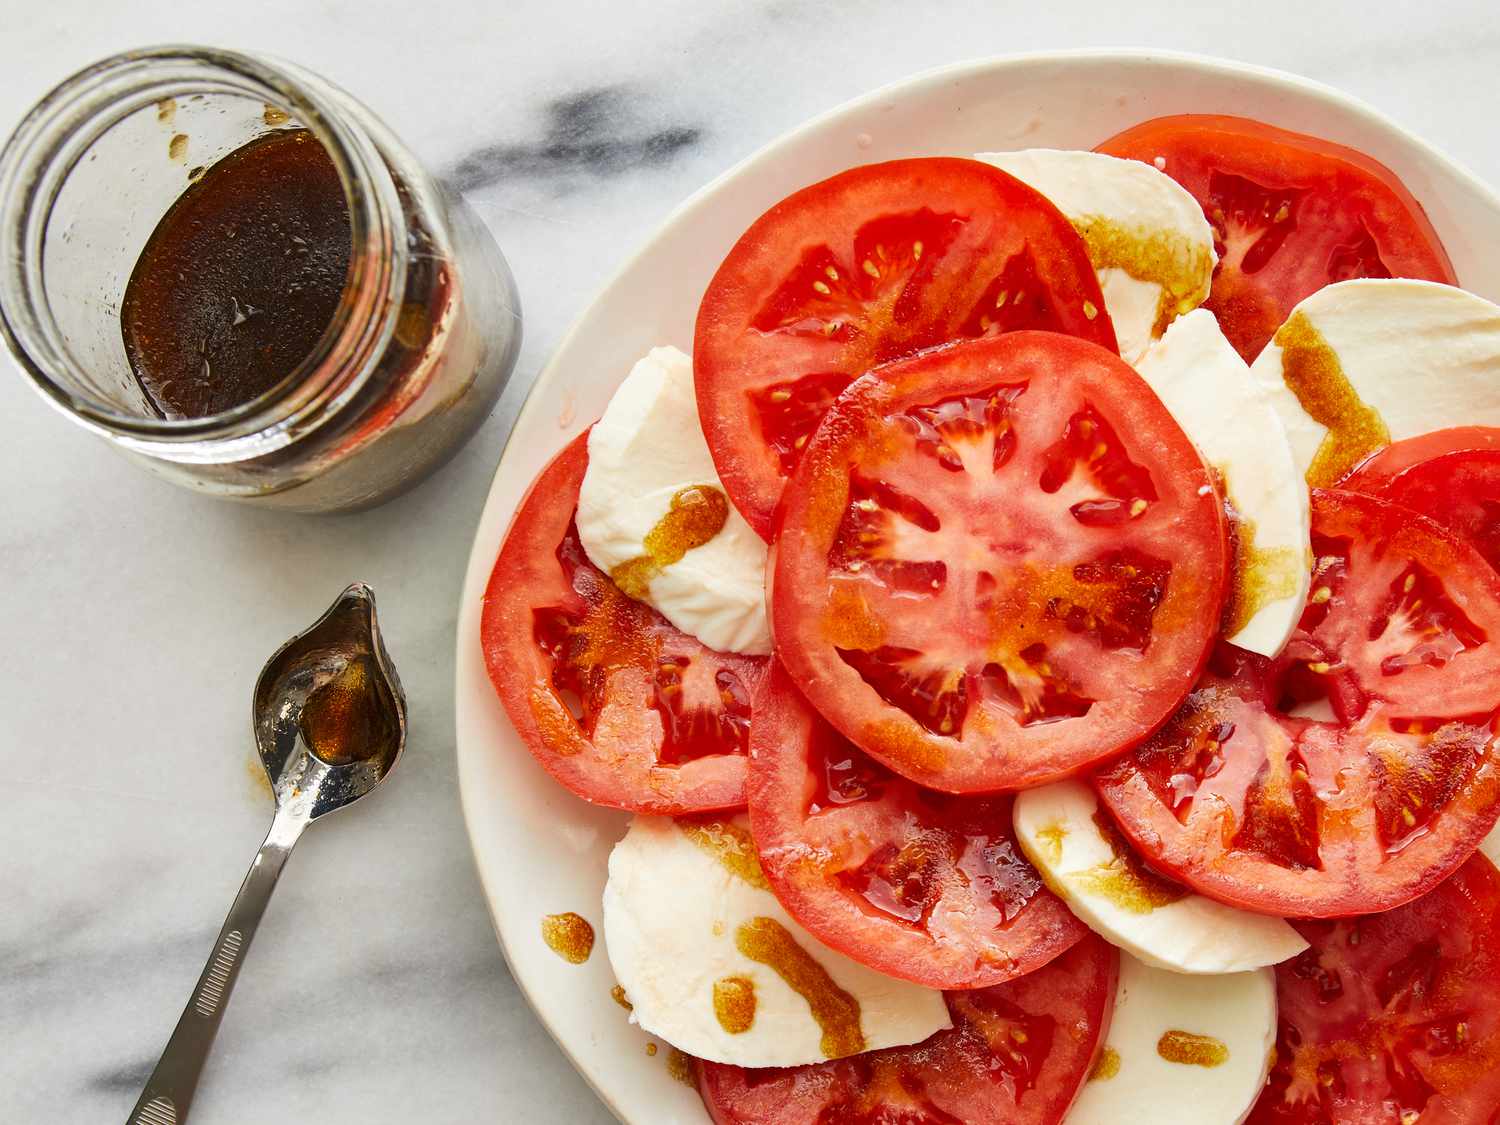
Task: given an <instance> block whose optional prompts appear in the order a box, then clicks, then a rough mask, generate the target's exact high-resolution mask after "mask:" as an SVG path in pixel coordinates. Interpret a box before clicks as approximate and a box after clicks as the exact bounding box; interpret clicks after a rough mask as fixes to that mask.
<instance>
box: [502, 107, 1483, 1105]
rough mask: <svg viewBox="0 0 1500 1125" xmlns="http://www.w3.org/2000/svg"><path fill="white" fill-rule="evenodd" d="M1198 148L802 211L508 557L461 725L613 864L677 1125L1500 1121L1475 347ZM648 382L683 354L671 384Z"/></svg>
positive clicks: (1426, 272)
mask: <svg viewBox="0 0 1500 1125" xmlns="http://www.w3.org/2000/svg"><path fill="white" fill-rule="evenodd" d="M1457 285H1458V279H1457V278H1456V277H1455V276H1454V273H1453V270H1452V268H1451V266H1450V264H1449V260H1448V257H1447V255H1446V254H1445V252H1444V250H1443V247H1442V245H1441V243H1440V241H1439V239H1438V236H1437V234H1436V233H1435V231H1434V230H1433V228H1432V226H1431V224H1430V223H1429V222H1428V220H1427V218H1426V216H1425V215H1424V213H1423V210H1422V208H1421V206H1420V204H1419V203H1418V202H1417V200H1416V199H1415V198H1413V196H1412V195H1411V193H1410V192H1408V191H1407V189H1406V188H1405V187H1404V186H1403V185H1402V184H1401V183H1400V181H1399V180H1398V179H1397V177H1396V176H1395V175H1394V174H1393V173H1392V172H1391V171H1390V170H1389V169H1387V168H1385V167H1384V166H1382V165H1381V164H1379V163H1377V162H1376V161H1374V160H1372V159H1370V158H1369V157H1367V156H1365V155H1363V154H1361V153H1359V152H1355V151H1353V150H1351V149H1348V148H1344V147H1342V146H1339V145H1336V144H1332V143H1330V142H1327V141H1323V140H1319V139H1317V138H1314V137H1309V136H1304V135H1300V134H1295V133H1290V132H1287V131H1285V130H1282V129H1279V128H1276V127H1274V126H1271V125H1266V124H1261V123H1257V122H1253V121H1248V120H1243V119H1238V118H1233V117H1222V116H1179V117H1169V118H1161V119H1158V120H1154V121H1148V122H1146V123H1144V124H1141V125H1138V126H1136V127H1135V128H1132V129H1129V130H1127V131H1126V132H1124V133H1122V134H1120V135H1118V136H1116V137H1112V138H1110V139H1108V140H1106V141H1104V142H1103V143H1102V144H1100V145H1099V146H1098V148H1097V149H1096V150H1095V151H1093V152H1064V151H1054V150H1043V149H1033V150H1028V151H1021V152H992V153H981V154H978V155H976V156H973V157H957V156H955V157H952V158H923V159H910V160H897V161H891V162H888V163H881V164H872V165H867V166H863V167H856V168H851V169H849V170H848V171H846V172H843V173H841V174H839V175H836V176H834V177H832V178H831V179H828V180H824V181H823V182H821V183H817V184H813V185H811V186H809V187H807V188H804V189H803V190H801V191H799V192H796V193H795V194H793V195H791V196H789V197H787V198H786V199H784V200H782V201H781V202H780V203H778V204H776V205H775V206H774V207H772V208H771V209H770V210H769V211H767V212H766V213H765V214H764V215H763V216H761V217H760V218H759V219H757V220H756V221H755V223H754V224H753V225H752V226H751V227H750V228H749V229H748V230H747V231H746V232H745V233H744V235H743V236H742V237H741V238H740V239H739V241H738V242H737V243H736V244H735V245H734V246H733V247H732V248H731V249H729V251H728V255H727V257H725V259H724V261H723V264H722V265H721V266H720V268H719V270H718V272H717V273H716V274H715V275H714V277H713V280H712V281H711V283H710V284H709V285H708V288H707V291H706V292H705V293H704V295H703V299H702V304H701V306H700V308H699V311H698V318H697V326H696V331H695V334H694V338H693V339H692V341H690V344H691V353H690V354H689V352H687V351H685V350H681V349H679V348H678V347H675V346H662V347H658V348H655V349H653V350H652V351H651V352H650V353H649V354H648V355H646V356H644V357H643V358H642V359H641V360H640V361H639V362H638V363H637V364H636V365H635V366H634V368H632V369H631V370H630V371H629V373H628V374H626V375H625V377H624V380H623V382H622V383H621V384H620V387H619V390H618V391H617V392H616V394H615V395H614V397H613V399H612V400H611V402H610V403H609V405H608V407H607V409H606V410H605V411H604V414H603V416H602V417H601V418H599V419H598V421H597V422H595V423H594V425H593V426H592V427H591V428H589V429H588V430H587V431H586V432H585V433H583V434H581V435H579V436H578V437H577V438H575V439H574V440H573V441H572V442H571V443H569V444H568V445H567V446H566V447H565V448H564V449H563V450H562V451H561V452H560V453H559V454H558V455H557V457H556V459H555V460H553V461H552V463H551V464H550V465H548V466H547V468H546V469H545V470H544V471H543V472H542V474H541V475H540V476H539V477H538V478H537V480H536V481H535V483H534V484H533V485H532V487H531V490H530V492H529V493H528V494H527V496H526V497H525V499H524V500H523V501H522V503H521V505H520V509H519V511H518V512H517V513H516V515H515V518H514V521H513V522H512V524H511V526H510V529H509V531H508V533H507V535H506V538H505V541H504V544H503V546H502V547H501V550H500V553H499V557H498V558H497V560H496V562H495V566H494V571H493V574H492V577H491V579H490V583H489V587H488V591H487V593H486V596H485V600H484V606H483V621H482V629H481V632H482V642H483V646H484V656H485V660H486V663H487V666H488V669H489V673H490V677H491V679H492V681H493V683H494V687H495V689H496V691H497V693H498V696H499V699H500V701H501V703H502V704H503V706H504V708H505V710H506V712H507V713H508V715H509V717H510V719H511V721H512V722H513V724H514V726H515V728H516V730H517V732H518V733H519V735H520V736H521V738H522V739H523V740H524V742H525V743H526V745H527V747H528V748H529V749H530V751H531V752H532V754H533V755H535V757H536V759H537V760H538V761H539V762H540V763H541V765H542V766H543V767H545V769H546V770H547V771H549V772H550V773H551V774H552V775H553V776H554V777H555V778H556V779H557V780H558V781H560V782H561V783H562V784H563V785H565V786H566V787H567V788H568V789H570V790H571V791H572V792H574V793H575V794H577V795H578V796H580V797H582V798H583V799H585V800H588V801H592V802H596V803H598V804H601V805H606V806H610V807H613V808H617V809H622V810H626V811H629V812H631V813H634V814H636V816H635V818H634V820H633V822H632V823H631V825H630V827H629V830H628V831H627V832H626V834H625V836H624V838H623V839H622V840H621V841H620V842H619V843H618V844H617V845H616V847H615V849H614V851H613V853H612V855H611V857H610V860H609V878H608V883H607V887H606V890H605V895H604V902H603V911H602V913H603V929H604V939H605V945H606V948H607V953H608V956H609V960H610V963H611V966H612V968H613V969H614V972H615V975H616V977H617V979H618V981H619V985H620V989H619V993H618V995H619V998H620V999H621V1000H622V1003H624V1004H625V1005H626V1006H628V1007H629V1008H630V1016H629V1018H631V1019H632V1020H634V1021H635V1022H636V1023H638V1024H639V1025H640V1026H641V1027H642V1028H644V1029H645V1030H647V1031H648V1032H650V1033H651V1034H653V1035H655V1036H657V1037H659V1038H660V1039H662V1040H665V1041H666V1042H668V1043H670V1044H672V1045H673V1046H674V1047H676V1048H678V1049H680V1050H681V1051H682V1052H685V1053H686V1054H687V1055H690V1056H692V1057H693V1059H695V1060H697V1061H696V1063H695V1075H696V1082H697V1085H698V1089H699V1092H700V1093H701V1095H702V1098H703V1101H704V1104H705V1106H706V1107H707V1110H708V1113H709V1115H710V1116H711V1117H712V1119H713V1120H714V1121H715V1122H718V1123H720V1125H897V1123H900V1125H944V1123H949V1125H951V1123H963V1125H1001V1123H1004V1125H1016V1123H1022V1125H1044V1123H1056V1122H1061V1121H1064V1120H1066V1121H1067V1122H1069V1123H1070V1125H1094V1123H1110V1125H1119V1123H1129V1122H1141V1123H1146V1122H1149V1123H1151V1125H1167V1123H1173V1122H1184V1123H1187V1122H1191V1123H1195V1125H1218V1123H1225V1125H1228V1123H1236V1122H1241V1121H1246V1120H1249V1121H1253V1122H1257V1123H1272V1122H1277V1123H1280V1122H1287V1123H1290V1122H1318V1123H1328V1125H1341V1123H1370V1122H1391V1123H1395V1125H1414V1123H1417V1122H1421V1123H1423V1125H1433V1123H1439V1122H1443V1123H1473V1125H1481V1123H1490V1122H1493V1121H1496V1120H1500V928H1497V927H1500V873H1497V871H1496V868H1495V867H1494V866H1493V865H1492V863H1491V861H1490V859H1488V858H1486V854H1484V853H1485V851H1486V850H1488V853H1489V854H1497V850H1500V849H1496V848H1495V847H1494V846H1493V844H1492V841H1491V840H1490V839H1487V837H1488V836H1489V834H1490V833H1491V830H1492V829H1493V828H1494V826H1495V823H1496V820H1497V817H1500V750H1497V739H1496V732H1497V714H1500V573H1497V570H1496V567H1497V565H1500V308H1497V307H1496V306H1495V305H1492V304H1491V303H1490V302H1488V301H1486V300H1484V299H1482V298H1480V297H1478V296H1475V295H1473V294H1471V293H1468V292H1465V291H1464V290H1462V289H1460V288H1458V287H1457ZM678 343H682V344H686V343H689V342H688V341H678Z"/></svg>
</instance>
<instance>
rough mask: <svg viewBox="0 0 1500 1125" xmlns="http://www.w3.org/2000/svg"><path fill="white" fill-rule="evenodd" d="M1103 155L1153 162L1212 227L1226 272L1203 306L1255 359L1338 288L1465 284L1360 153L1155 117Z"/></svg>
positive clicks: (1281, 133)
mask: <svg viewBox="0 0 1500 1125" xmlns="http://www.w3.org/2000/svg"><path fill="white" fill-rule="evenodd" d="M1097 151H1099V152H1105V153H1109V154H1110V155H1111V156H1121V157H1126V158H1133V159H1136V160H1143V161H1146V162H1147V163H1155V164H1156V166H1157V167H1158V168H1161V169H1162V171H1164V172H1166V174H1167V175H1169V176H1171V177H1172V178H1173V179H1174V180H1176V181H1177V182H1178V183H1180V184H1181V185H1182V186H1183V187H1185V188H1187V190H1188V191H1190V192H1191V193H1192V194H1193V197H1194V198H1195V199H1197V200H1198V202H1199V203H1200V204H1201V205H1202V207H1203V213H1204V215H1206V216H1207V217H1208V221H1209V222H1210V223H1211V224H1213V228H1214V235H1215V243H1216V245H1215V249H1216V250H1217V251H1218V255H1219V265H1218V268H1217V269H1216V270H1215V271H1214V281H1213V290H1212V292H1211V293H1210V294H1209V298H1208V300H1207V301H1206V302H1205V304H1206V307H1208V308H1210V309H1212V310H1213V313H1214V315H1215V316H1217V317H1218V318H1219V326H1220V327H1221V328H1222V329H1223V330H1224V335H1225V336H1227V337H1229V342H1230V343H1232V344H1233V345H1234V346H1235V349H1236V350H1237V351H1238V352H1239V353H1240V355H1242V356H1243V357H1244V359H1245V362H1246V363H1249V362H1251V361H1252V360H1254V359H1255V357H1256V356H1257V355H1259V354H1260V350H1261V348H1263V347H1265V345H1266V341H1268V340H1269V339H1270V338H1271V336H1272V334H1273V333H1274V332H1275V331H1276V329H1277V328H1278V327H1280V325H1281V323H1282V321H1284V320H1285V319H1286V317H1287V314H1288V313H1290V312H1291V311H1292V306H1293V305H1295V304H1296V303H1297V302H1298V301H1300V300H1302V298H1304V297H1306V296H1307V295H1308V294H1310V293H1313V292H1315V291H1316V290H1318V289H1321V288H1322V287H1323V286H1325V285H1329V284H1331V283H1333V282H1335V281H1348V280H1349V279H1351V278H1356V277H1413V278H1418V279H1422V280H1426V281H1445V282H1448V283H1449V284H1456V283H1457V277H1456V276H1455V274H1454V272H1453V266H1452V265H1451V264H1450V263H1449V261H1448V255H1447V253H1446V252H1445V251H1444V250H1443V244H1442V242H1441V241H1439V239H1438V236H1437V231H1435V230H1433V228H1432V224H1431V223H1430V222H1429V221H1428V220H1427V215H1426V213H1425V212H1423V210H1422V205H1421V204H1420V203H1418V202H1417V200H1416V198H1415V197H1413V195H1412V194H1411V192H1409V191H1407V190H1406V187H1405V186H1404V185H1403V184H1402V183H1401V181H1400V180H1399V179H1397V178H1396V174H1395V173H1394V172H1392V171H1391V170H1390V169H1389V168H1387V167H1386V166H1385V165H1384V164H1381V163H1379V162H1378V161H1375V160H1372V159H1370V158H1369V157H1368V156H1366V155H1364V154H1363V153H1361V152H1358V151H1356V150H1355V149H1352V148H1346V147H1345V146H1343V145H1337V144H1334V143H1333V142H1331V141H1325V140H1321V139H1319V138H1318V137H1310V136H1307V135H1306V134H1303V133H1292V132H1289V131H1288V130H1286V129H1278V128H1277V127H1276V126H1274V125H1265V124H1262V123H1260V122H1258V121H1251V120H1249V119H1247V118H1244V117H1224V116H1218V115H1214V114H1182V115H1179V116H1175V117H1158V118H1155V119H1153V120H1151V121H1146V122H1143V123H1142V124H1140V125H1136V126H1134V127H1133V128H1130V129H1127V130H1125V131H1124V132H1123V133H1119V134H1117V135H1116V136H1113V137H1111V138H1110V139H1109V140H1107V141H1105V142H1104V143H1103V144H1101V145H1100V146H1099V148H1098V150H1097Z"/></svg>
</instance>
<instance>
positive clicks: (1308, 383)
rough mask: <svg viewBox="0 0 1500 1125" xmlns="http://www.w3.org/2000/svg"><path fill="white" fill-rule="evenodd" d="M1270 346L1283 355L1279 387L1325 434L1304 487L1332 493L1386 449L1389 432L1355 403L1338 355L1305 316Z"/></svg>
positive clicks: (1359, 401)
mask: <svg viewBox="0 0 1500 1125" xmlns="http://www.w3.org/2000/svg"><path fill="white" fill-rule="evenodd" d="M1273 342H1274V343H1275V344H1276V345H1277V346H1278V347H1279V348H1280V349H1281V379H1282V382H1284V383H1285V384H1286V385H1287V387H1288V389H1290V390H1291V392H1292V393H1293V394H1294V395H1296V396H1297V401H1298V402H1300V403H1301V404H1302V409H1303V410H1305V411H1307V414H1308V417H1310V418H1312V420H1313V421H1314V422H1317V423H1318V424H1319V425H1322V426H1326V427H1327V429H1328V433H1326V434H1324V435H1323V443H1322V444H1321V445H1319V446H1318V451H1317V453H1315V454H1314V455H1313V460H1312V464H1311V465H1309V466H1308V467H1307V483H1308V485H1309V486H1310V487H1312V488H1328V487H1331V486H1332V485H1333V484H1334V483H1336V482H1337V481H1338V480H1339V478H1341V477H1342V476H1343V475H1344V474H1345V473H1347V472H1348V471H1349V470H1350V469H1352V468H1354V466H1355V465H1357V464H1359V463H1360V462H1361V461H1363V460H1364V459H1365V458H1366V457H1368V456H1369V455H1370V454H1371V453H1374V452H1375V450H1377V449H1380V448H1381V447H1382V446H1386V445H1389V444H1390V443H1391V432H1390V430H1389V429H1387V428H1386V424H1385V419H1383V418H1381V416H1380V412H1379V411H1377V410H1376V409H1375V408H1374V407H1372V406H1370V405H1368V404H1367V403H1366V402H1365V401H1364V400H1363V399H1361V398H1360V397H1359V394H1358V393H1357V392H1356V391H1355V389H1354V385H1353V384H1352V383H1350V382H1349V377H1348V376H1347V375H1345V374H1344V368H1343V365H1342V364H1340V363H1339V357H1338V354H1337V353H1336V352H1335V351H1334V350H1333V348H1331V347H1329V345H1328V341H1327V340H1325V339H1324V338H1323V333H1321V332H1319V331H1318V329H1317V328H1316V326H1314V324H1313V322H1312V321H1311V320H1310V319H1309V318H1308V315H1307V314H1306V313H1302V312H1298V313H1293V314H1292V315H1291V317H1290V318H1289V319H1288V320H1287V322H1286V323H1285V324H1283V325H1282V326H1281V327H1280V328H1278V329H1277V330H1276V335H1275V337H1274V338H1273Z"/></svg>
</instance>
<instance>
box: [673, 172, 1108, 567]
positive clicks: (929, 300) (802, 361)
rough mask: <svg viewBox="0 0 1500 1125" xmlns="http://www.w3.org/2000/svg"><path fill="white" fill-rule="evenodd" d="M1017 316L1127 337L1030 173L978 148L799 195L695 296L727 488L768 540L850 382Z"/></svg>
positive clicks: (700, 376) (749, 235)
mask: <svg viewBox="0 0 1500 1125" xmlns="http://www.w3.org/2000/svg"><path fill="white" fill-rule="evenodd" d="M1017 328H1045V329H1051V330H1055V331H1058V332H1068V333H1071V334H1073V335H1076V336H1081V337H1083V338H1084V339H1087V340H1093V341H1094V342H1095V343H1098V344H1102V345H1103V346H1105V347H1107V348H1110V349H1111V350H1114V348H1115V334H1114V328H1113V327H1112V326H1111V324H1110V322H1109V317H1108V315H1107V314H1106V313H1105V312H1104V298H1103V297H1102V296H1100V293H1099V284H1098V281H1097V280H1096V279H1095V276H1094V270H1093V267H1092V266H1091V265H1090V264H1089V258H1088V251H1087V249H1086V248H1085V247H1084V244H1083V240H1082V239H1081V238H1079V236H1078V233H1077V232H1076V231H1075V230H1074V229H1073V227H1072V225H1071V224H1070V223H1069V222H1068V220H1067V219H1065V218H1064V217H1063V216H1062V214H1061V212H1059V211H1058V210H1057V209H1056V208H1055V207H1053V206H1052V204H1051V203H1049V202H1048V201H1047V200H1046V199H1045V198H1043V197H1042V196H1041V195H1040V194H1038V193H1037V192H1036V191H1034V190H1032V189H1031V188H1030V187H1027V186H1026V185H1025V184H1023V183H1021V181H1019V180H1017V179H1015V178H1014V177H1012V176H1009V175H1007V174H1006V173H1004V172H1001V171H1000V170H999V169H997V168H992V167H990V166H989V165H987V164H982V163H980V162H979V161H977V160H954V159H948V158H933V159H923V160H893V161H890V162H888V163H885V164H869V165H865V166H864V167H860V168H853V169H850V170H849V171H847V172H843V173H841V174H839V175H837V176H834V177H832V178H831V179H827V180H824V181H822V182H821V183H818V184H814V185H813V186H811V187H808V188H804V189H802V190H801V191H799V192H797V193H795V194H794V195H790V196H788V197H787V198H786V199H784V200H782V201H781V202H780V203H778V204H776V206H775V207H772V208H771V209H770V210H769V211H767V212H766V213H765V214H764V215H762V216H761V217H760V218H759V219H757V220H756V221H755V222H754V224H752V225H751V227H750V229H749V230H747V231H746V232H745V233H744V235H743V236H742V237H741V238H740V240H739V241H738V242H737V243H735V246H734V249H732V250H731V251H730V252H729V256H728V257H727V258H725V259H724V263H723V264H722V265H721V266H720V267H719V271H718V273H716V274H715V275H714V278H713V280H712V281H711V282H709V286H708V290H707V292H706V293H705V294H704V297H703V303H702V305H701V306H700V307H699V309H698V326H697V332H696V336H695V339H694V343H693V373H694V377H695V380H696V383H697V388H698V412H699V414H700V415H701V417H702V419H703V431H704V434H705V435H706V436H707V438H708V447H709V449H710V450H712V452H713V458H714V464H715V465H716V466H717V468H718V470H719V478H720V479H721V480H722V482H723V484H724V488H725V490H726V491H727V492H728V493H729V497H730V499H731V500H733V501H734V503H735V505H736V506H737V507H738V508H739V509H740V511H741V512H742V513H744V516H745V519H746V520H747V521H748V522H749V524H750V526H751V527H753V528H755V530H756V531H758V532H760V534H761V535H762V536H764V537H766V538H769V537H770V533H771V517H772V513H773V511H774V510H775V507H776V500H777V498H778V497H779V496H780V495H781V489H782V482H783V480H784V478H785V477H786V476H788V475H789V474H790V473H791V471H792V467H793V466H794V465H795V464H796V463H797V460H798V458H799V457H800V456H801V453H802V448H803V446H804V445H805V443H806V442H807V440H808V438H809V436H810V435H811V434H812V432H813V430H814V429H816V428H817V425H818V421H819V419H821V418H822V417H823V414H824V413H825V412H826V411H827V409H828V407H829V405H830V404H831V403H832V402H833V400H834V399H835V398H836V397H837V396H838V394H839V392H840V391H842V390H843V389H844V388H845V387H846V386H848V385H849V383H850V382H851V381H853V380H854V379H855V378H856V377H857V376H859V375H862V374H864V372H866V371H868V370H869V369H870V368H871V367H874V366H875V365H876V364H878V363H884V362H886V361H888V360H892V359H896V358H898V357H900V356H906V355H910V354H911V353H913V352H915V351H917V350H918V349H921V348H927V347H931V346H933V345H934V344H941V343H943V342H945V341H948V340H953V339H958V338H962V337H973V336H989V335H994V334H997V333H1001V332H1008V331H1011V330H1013V329H1017Z"/></svg>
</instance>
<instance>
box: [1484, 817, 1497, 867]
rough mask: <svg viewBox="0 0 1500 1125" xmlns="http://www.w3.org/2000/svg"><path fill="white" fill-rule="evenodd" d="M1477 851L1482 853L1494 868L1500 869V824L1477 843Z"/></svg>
mask: <svg viewBox="0 0 1500 1125" xmlns="http://www.w3.org/2000/svg"><path fill="white" fill-rule="evenodd" d="M1479 850H1480V851H1482V852H1483V853H1484V855H1485V858H1486V859H1488V860H1489V861H1490V862H1491V863H1493V864H1494V865H1495V866H1496V867H1500V824H1497V825H1495V827H1494V828H1492V829H1490V834H1489V835H1488V836H1486V837H1485V838H1484V839H1483V840H1480V841H1479Z"/></svg>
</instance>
